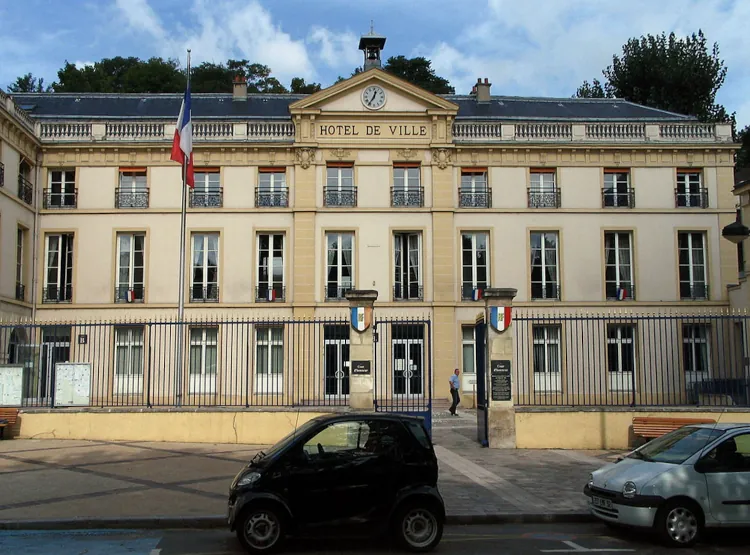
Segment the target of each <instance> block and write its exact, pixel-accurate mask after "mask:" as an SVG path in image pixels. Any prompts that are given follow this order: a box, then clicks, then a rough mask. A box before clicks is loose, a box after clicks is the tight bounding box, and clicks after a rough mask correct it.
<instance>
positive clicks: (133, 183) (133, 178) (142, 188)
mask: <svg viewBox="0 0 750 555" xmlns="http://www.w3.org/2000/svg"><path fill="white" fill-rule="evenodd" d="M146 183H147V181H146V170H145V169H140V168H138V169H136V168H127V169H121V170H120V186H119V187H118V188H117V190H116V191H115V208H148V187H147V186H146Z"/></svg>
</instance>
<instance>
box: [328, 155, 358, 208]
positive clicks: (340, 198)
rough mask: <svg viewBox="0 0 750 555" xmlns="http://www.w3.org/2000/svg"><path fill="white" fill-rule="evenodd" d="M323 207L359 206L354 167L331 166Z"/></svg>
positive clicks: (329, 167)
mask: <svg viewBox="0 0 750 555" xmlns="http://www.w3.org/2000/svg"><path fill="white" fill-rule="evenodd" d="M323 205H324V206H335V207H353V206H357V188H356V186H355V185H354V166H351V165H329V166H328V167H327V168H326V184H325V186H324V188H323Z"/></svg>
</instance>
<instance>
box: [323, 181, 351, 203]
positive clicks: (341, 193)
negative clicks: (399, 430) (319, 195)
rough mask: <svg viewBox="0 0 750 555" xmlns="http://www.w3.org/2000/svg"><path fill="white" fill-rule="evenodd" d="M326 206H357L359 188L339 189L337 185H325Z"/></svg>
mask: <svg viewBox="0 0 750 555" xmlns="http://www.w3.org/2000/svg"><path fill="white" fill-rule="evenodd" d="M323 205H324V206H350V207H353V206H357V188H356V187H351V188H348V189H339V188H337V187H329V186H328V185H325V186H324V187H323Z"/></svg>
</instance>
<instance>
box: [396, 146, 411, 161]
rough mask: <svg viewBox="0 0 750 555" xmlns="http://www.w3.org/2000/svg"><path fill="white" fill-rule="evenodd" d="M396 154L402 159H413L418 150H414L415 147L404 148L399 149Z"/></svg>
mask: <svg viewBox="0 0 750 555" xmlns="http://www.w3.org/2000/svg"><path fill="white" fill-rule="evenodd" d="M396 154H397V155H398V157H399V158H400V159H402V160H411V159H412V158H414V156H415V155H416V152H415V151H414V149H411V148H404V149H401V150H397V151H396Z"/></svg>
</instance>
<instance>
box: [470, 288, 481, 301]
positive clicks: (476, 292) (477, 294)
mask: <svg viewBox="0 0 750 555" xmlns="http://www.w3.org/2000/svg"><path fill="white" fill-rule="evenodd" d="M471 298H472V300H475V301H478V300H479V299H481V298H482V290H481V289H474V291H472V292H471Z"/></svg>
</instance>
